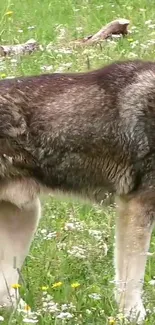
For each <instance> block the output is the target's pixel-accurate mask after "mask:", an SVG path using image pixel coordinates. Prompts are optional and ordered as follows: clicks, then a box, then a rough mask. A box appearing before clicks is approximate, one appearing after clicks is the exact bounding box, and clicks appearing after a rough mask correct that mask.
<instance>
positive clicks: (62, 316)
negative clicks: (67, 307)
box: [57, 311, 73, 319]
mask: <svg viewBox="0 0 155 325" xmlns="http://www.w3.org/2000/svg"><path fill="white" fill-rule="evenodd" d="M57 318H59V319H71V318H73V315H72V314H71V313H69V312H63V311H62V312H61V313H60V314H59V315H58V316H57Z"/></svg>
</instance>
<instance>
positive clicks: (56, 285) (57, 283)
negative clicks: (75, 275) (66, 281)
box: [52, 281, 63, 288]
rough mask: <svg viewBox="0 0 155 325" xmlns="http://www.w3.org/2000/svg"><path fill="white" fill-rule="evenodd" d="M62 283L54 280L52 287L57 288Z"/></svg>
mask: <svg viewBox="0 0 155 325" xmlns="http://www.w3.org/2000/svg"><path fill="white" fill-rule="evenodd" d="M62 285H63V283H62V282H61V281H59V282H55V283H54V284H53V285H52V288H59V287H61V286H62Z"/></svg>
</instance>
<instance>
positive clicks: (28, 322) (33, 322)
mask: <svg viewBox="0 0 155 325" xmlns="http://www.w3.org/2000/svg"><path fill="white" fill-rule="evenodd" d="M23 322H24V323H26V324H36V323H38V320H37V319H32V318H24V319H23Z"/></svg>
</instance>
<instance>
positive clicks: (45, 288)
mask: <svg viewBox="0 0 155 325" xmlns="http://www.w3.org/2000/svg"><path fill="white" fill-rule="evenodd" d="M48 288H49V287H48V286H42V287H41V289H42V290H43V291H47V290H48Z"/></svg>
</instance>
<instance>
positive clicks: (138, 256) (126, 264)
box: [115, 193, 155, 322]
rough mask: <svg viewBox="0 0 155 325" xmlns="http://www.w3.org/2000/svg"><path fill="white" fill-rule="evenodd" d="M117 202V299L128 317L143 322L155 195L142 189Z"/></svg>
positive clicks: (154, 212)
mask: <svg viewBox="0 0 155 325" xmlns="http://www.w3.org/2000/svg"><path fill="white" fill-rule="evenodd" d="M154 194H155V193H154ZM117 203H118V210H119V215H118V216H117V219H116V247H115V266H116V279H115V280H116V288H117V293H116V299H117V302H118V304H119V307H120V310H121V311H122V312H123V313H124V314H125V315H126V316H127V317H129V318H130V319H137V320H138V321H139V322H141V321H142V320H143V319H144V318H145V309H144V306H143V302H142V288H143V281H144V274H145V266H146V259H147V252H148V249H149V245H150V238H151V233H152V229H153V223H154V214H155V195H154V196H153V195H152V193H142V194H140V195H138V196H135V197H134V198H132V199H130V200H128V201H125V200H118V202H117Z"/></svg>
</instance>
